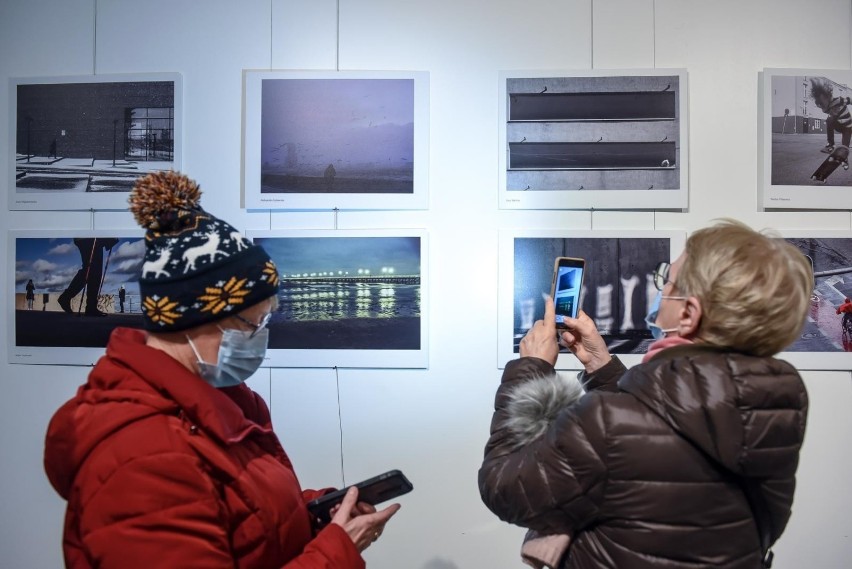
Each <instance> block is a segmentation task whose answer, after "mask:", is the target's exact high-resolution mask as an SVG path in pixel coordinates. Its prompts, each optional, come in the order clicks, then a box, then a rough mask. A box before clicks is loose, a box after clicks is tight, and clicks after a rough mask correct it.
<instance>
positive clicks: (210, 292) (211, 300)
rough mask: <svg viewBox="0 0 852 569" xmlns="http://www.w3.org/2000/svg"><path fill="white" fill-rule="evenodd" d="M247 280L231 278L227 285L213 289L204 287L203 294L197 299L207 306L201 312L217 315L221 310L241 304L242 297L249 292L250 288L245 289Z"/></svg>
mask: <svg viewBox="0 0 852 569" xmlns="http://www.w3.org/2000/svg"><path fill="white" fill-rule="evenodd" d="M247 281H248V279H240V280H237V277H231V278H230V279H229V280H228V282H227V283H225V284H224V285H222V284H221V283H220V285H219V286H215V287H210V286H208V287H206V288H205V289H204V291H205V292H206V293H207V294H203V295H201V296H199V297H198V300H200V301H202V302H206V303H207V304H206V305H204V307H203V308H202V309H201V312H211V313H213V314H219V313H220V312H221V311H222V310H223V309H225V308H227V307H230V306H234V305H236V304H242V303H243V301H244V297H245V296H246V295H248V294H249V292H251V289H250V288H246V282H247Z"/></svg>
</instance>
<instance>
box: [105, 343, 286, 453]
mask: <svg viewBox="0 0 852 569" xmlns="http://www.w3.org/2000/svg"><path fill="white" fill-rule="evenodd" d="M145 339H146V334H145V332H143V331H141V330H136V329H131V328H116V329H115V330H114V331H113V334H112V336H111V337H110V342H109V345H108V346H107V358H108V359H109V360H111V361H112V362H113V363H115V364H118V365H121V366H125V367H127V368H129V369H130V370H131V371H132V372H133V373H134V374H135V375H136V376H138V378H139V379H141V380H142V381H144V382H145V383H146V384H148V385H149V386H150V387H151V388H153V389H154V390H156V391H157V392H158V393H160V394H162V395H163V396H165V397H166V398H168V399H171V400H172V401H174V402H175V403H176V404H177V406H178V407H179V408H180V409H181V410H182V411H183V412H184V413H185V415H186V417H187V419H188V420H190V421H191V422H192V423H194V424H196V425H198V426H200V427H202V428H203V429H204V430H205V432H207V433H208V434H210V435H212V436H214V437H215V438H217V439H219V440H220V441H221V442H223V443H227V444H232V443H235V442H239V441H241V440H243V439H244V438H246V437H247V436H248V435H249V434H251V433H253V432H259V433H263V434H271V433H272V425H271V422H270V420H269V416H268V412H264V411H263V410H262V409H261V408H260V407H259V406H258V403H257V401H256V399H255V398H256V397H257V396H256V395H255V394H254V393H253V392H252V391H251V390H250V389H249V388H248V387H247V386H246V385H239V386H236V387H229V388H225V389H217V388H215V387H212V386H211V385H209V384H208V383H207V382H205V381H204V380H203V379H202V378H201V377H199V376H198V375H197V374H195V373H192V372H191V371H190V370H188V369H187V368H186V367H184V366H183V365H182V364H181V363H179V362H178V361H177V360H175V359H174V358H172V357H171V356H169V355H168V354H166V353H165V352H163V351H161V350H157V349H155V348H151V347H149V346H147V345H146V344H145ZM99 365H100V364H99ZM92 375H93V376H95V375H96V374H95V372H94V371H93V374H92Z"/></svg>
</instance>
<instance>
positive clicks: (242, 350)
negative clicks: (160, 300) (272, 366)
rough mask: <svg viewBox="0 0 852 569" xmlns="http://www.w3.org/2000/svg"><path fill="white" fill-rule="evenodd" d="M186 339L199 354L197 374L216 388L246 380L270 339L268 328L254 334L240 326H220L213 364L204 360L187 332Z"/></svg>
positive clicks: (259, 361)
mask: <svg viewBox="0 0 852 569" xmlns="http://www.w3.org/2000/svg"><path fill="white" fill-rule="evenodd" d="M220 330H221V328H220ZM186 339H187V340H188V341H189V345H190V346H191V347H192V351H193V352H195V357H196V358H198V374H199V375H200V376H201V377H202V378H203V379H204V381H206V382H207V383H209V384H210V385H212V386H213V387H217V388H218V387H233V386H234V385H239V384H241V383H243V382H245V380H247V379H248V378H250V377H251V376H252V374H254V372H256V371H257V369H258V368H259V367H260V364H262V363H263V358H264V357H265V356H266V346H267V345H268V343H269V329H268V328H264V329H262V330H259V331H257V332H256V333H255V334H254V336H252V333H251V332H245V331H243V330H234V329H232V328H228V329H226V330H222V343H221V344H220V345H219V361H218V363H216V364H215V365H214V364H210V363H207V362H205V361H203V360H202V359H201V356H200V355H199V354H198V350H196V349H195V345H194V344H193V343H192V340H191V339H190V338H189V336H187V338H186Z"/></svg>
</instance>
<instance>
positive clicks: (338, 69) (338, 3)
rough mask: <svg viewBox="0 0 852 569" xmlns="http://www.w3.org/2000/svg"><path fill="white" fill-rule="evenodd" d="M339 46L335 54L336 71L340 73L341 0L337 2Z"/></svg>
mask: <svg viewBox="0 0 852 569" xmlns="http://www.w3.org/2000/svg"><path fill="white" fill-rule="evenodd" d="M336 39H337V45H336V46H335V53H334V69H335V71H340V0H337V38H336Z"/></svg>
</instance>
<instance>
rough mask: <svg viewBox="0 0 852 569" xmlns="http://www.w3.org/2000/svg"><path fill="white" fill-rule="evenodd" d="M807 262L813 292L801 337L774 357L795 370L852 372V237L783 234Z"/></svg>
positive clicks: (850, 235)
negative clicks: (808, 263)
mask: <svg viewBox="0 0 852 569" xmlns="http://www.w3.org/2000/svg"><path fill="white" fill-rule="evenodd" d="M784 238H785V240H786V241H787V242H789V243H792V244H793V245H795V246H796V247H797V248H798V249H799V250H800V251H801V252H802V254H804V255H805V256H807V257H808V259H810V261H811V264H812V266H813V269H814V290H813V294H812V295H811V304H810V309H809V312H808V317H807V320H806V321H805V326H804V328H803V329H802V333H801V336H800V337H799V339H797V340H796V341H795V342H794V343H793V344H792V345H791V346H789V347H788V348H786V349H785V351H784V352H782V353H781V354H780V355H779V356H778V357H779V358H781V359H784V360H787V361H789V362H790V363H792V364H793V365H795V366H796V367H797V368H798V369H814V370H850V369H852V300H850V299H852V234H851V233H849V232H846V233H832V232H819V231H816V232H814V231H811V232H807V233H805V232H784Z"/></svg>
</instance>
